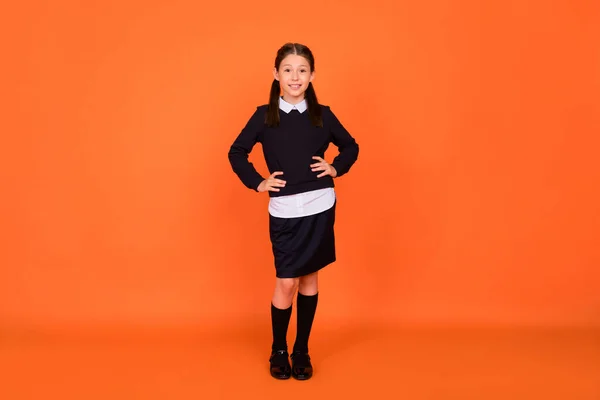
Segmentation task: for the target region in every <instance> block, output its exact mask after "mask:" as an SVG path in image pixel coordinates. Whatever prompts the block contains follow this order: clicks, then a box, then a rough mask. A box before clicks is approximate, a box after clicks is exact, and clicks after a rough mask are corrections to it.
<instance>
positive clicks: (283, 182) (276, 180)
mask: <svg viewBox="0 0 600 400" xmlns="http://www.w3.org/2000/svg"><path fill="white" fill-rule="evenodd" d="M273 182H275V183H280V184H282V185H285V181H284V180H282V179H275V180H273Z"/></svg>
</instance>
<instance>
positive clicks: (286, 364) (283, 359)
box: [269, 350, 292, 379]
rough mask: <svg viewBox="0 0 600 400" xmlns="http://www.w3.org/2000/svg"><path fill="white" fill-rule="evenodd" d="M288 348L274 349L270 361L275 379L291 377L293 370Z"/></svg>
mask: <svg viewBox="0 0 600 400" xmlns="http://www.w3.org/2000/svg"><path fill="white" fill-rule="evenodd" d="M288 357H289V354H288V352H287V350H273V352H272V353H271V357H270V358H269V362H270V363H271V376H272V377H273V378H275V379H289V378H290V374H291V372H292V367H291V366H290V360H289V358H288Z"/></svg>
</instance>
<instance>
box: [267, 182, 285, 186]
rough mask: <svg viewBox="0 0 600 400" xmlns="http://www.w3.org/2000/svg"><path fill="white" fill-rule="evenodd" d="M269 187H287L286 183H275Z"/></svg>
mask: <svg viewBox="0 0 600 400" xmlns="http://www.w3.org/2000/svg"><path fill="white" fill-rule="evenodd" d="M269 186H271V187H285V183H278V182H273V183H271V184H270V185H269Z"/></svg>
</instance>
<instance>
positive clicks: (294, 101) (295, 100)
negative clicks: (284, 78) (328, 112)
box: [283, 94, 304, 105]
mask: <svg viewBox="0 0 600 400" xmlns="http://www.w3.org/2000/svg"><path fill="white" fill-rule="evenodd" d="M283 99H284V100H285V101H287V102H288V103H290V104H293V105H296V104H298V103H302V100H304V94H302V95H301V96H298V97H288V96H287V95H285V94H284V95H283Z"/></svg>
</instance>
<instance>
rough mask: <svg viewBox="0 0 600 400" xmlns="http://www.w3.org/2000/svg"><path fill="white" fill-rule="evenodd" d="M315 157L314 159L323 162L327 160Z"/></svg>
mask: <svg viewBox="0 0 600 400" xmlns="http://www.w3.org/2000/svg"><path fill="white" fill-rule="evenodd" d="M313 159H314V160H319V161H321V162H325V160H323V159H322V158H321V157H319V156H313Z"/></svg>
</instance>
